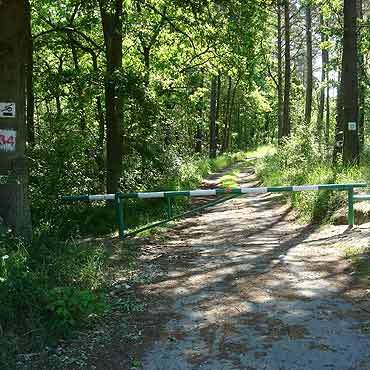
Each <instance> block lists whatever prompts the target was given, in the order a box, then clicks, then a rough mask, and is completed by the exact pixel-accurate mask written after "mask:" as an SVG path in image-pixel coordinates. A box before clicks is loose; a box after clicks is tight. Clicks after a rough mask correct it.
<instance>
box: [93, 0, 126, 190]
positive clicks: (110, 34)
mask: <svg viewBox="0 0 370 370" xmlns="http://www.w3.org/2000/svg"><path fill="white" fill-rule="evenodd" d="M99 6H100V13H101V17H102V23H103V33H104V42H105V49H106V50H105V53H106V59H107V65H106V75H105V110H106V119H105V122H106V126H107V142H106V145H107V192H108V193H116V192H117V191H118V190H119V183H120V177H121V174H122V160H123V158H122V157H123V146H124V141H123V94H122V87H121V86H120V81H119V78H118V76H117V75H119V74H120V73H121V70H122V16H123V15H122V0H114V1H109V0H99Z"/></svg>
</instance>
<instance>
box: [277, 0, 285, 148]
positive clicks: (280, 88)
mask: <svg viewBox="0 0 370 370" xmlns="http://www.w3.org/2000/svg"><path fill="white" fill-rule="evenodd" d="M277 14H278V26H277V27H278V56H277V58H278V87H277V88H278V91H277V93H278V112H277V113H278V143H279V144H281V139H282V136H283V105H284V98H283V92H284V86H283V29H282V16H281V5H280V4H278V5H277Z"/></svg>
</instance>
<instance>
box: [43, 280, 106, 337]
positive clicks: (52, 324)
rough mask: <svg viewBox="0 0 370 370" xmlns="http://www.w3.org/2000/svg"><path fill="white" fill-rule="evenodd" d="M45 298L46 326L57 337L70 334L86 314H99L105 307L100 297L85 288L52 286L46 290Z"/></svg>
mask: <svg viewBox="0 0 370 370" xmlns="http://www.w3.org/2000/svg"><path fill="white" fill-rule="evenodd" d="M47 300H48V303H47V305H46V310H47V311H49V316H48V321H47V326H48V328H49V330H50V331H51V333H53V334H54V335H56V336H58V337H59V336H65V335H68V334H70V332H71V330H73V329H74V328H76V327H77V326H78V323H79V322H80V320H83V319H84V318H86V317H87V316H88V315H90V314H93V313H94V314H100V313H102V312H104V310H105V309H106V306H105V305H104V303H103V301H102V300H101V298H100V297H98V296H97V295H96V294H94V293H92V292H91V291H90V290H87V289H77V288H72V287H57V288H53V289H51V290H50V291H49V292H48V294H47Z"/></svg>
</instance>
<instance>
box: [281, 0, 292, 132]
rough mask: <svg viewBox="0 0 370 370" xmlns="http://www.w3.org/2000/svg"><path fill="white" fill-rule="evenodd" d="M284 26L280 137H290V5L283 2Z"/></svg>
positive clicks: (286, 1) (287, 1) (286, 0)
mask: <svg viewBox="0 0 370 370" xmlns="http://www.w3.org/2000/svg"><path fill="white" fill-rule="evenodd" d="M284 26H285V81H284V110H283V130H282V136H283V137H288V136H289V135H290V129H291V128H290V83H291V73H292V71H291V59H290V3H289V0H285V1H284Z"/></svg>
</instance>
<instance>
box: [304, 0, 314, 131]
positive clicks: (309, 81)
mask: <svg viewBox="0 0 370 370" xmlns="http://www.w3.org/2000/svg"><path fill="white" fill-rule="evenodd" d="M305 12H306V106H305V121H306V124H307V125H308V124H310V123H311V116H312V89H313V71H312V60H313V56H312V54H313V53H312V16H311V4H310V1H309V0H308V1H307V4H306V9H305Z"/></svg>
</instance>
